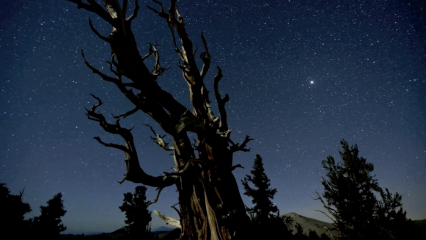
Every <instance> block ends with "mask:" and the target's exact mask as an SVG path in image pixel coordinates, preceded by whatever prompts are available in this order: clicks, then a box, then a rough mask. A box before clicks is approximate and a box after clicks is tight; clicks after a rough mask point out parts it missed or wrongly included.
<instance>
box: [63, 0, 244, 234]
mask: <svg viewBox="0 0 426 240" xmlns="http://www.w3.org/2000/svg"><path fill="white" fill-rule="evenodd" d="M69 1H71V2H73V3H75V4H76V5H77V7H78V8H82V9H85V10H87V11H90V12H93V13H95V14H97V15H98V16H99V17H100V18H101V19H103V20H104V21H106V22H107V23H109V24H110V25H111V26H112V31H111V33H110V35H109V36H108V37H105V36H102V35H101V34H100V33H99V32H98V31H96V29H95V28H94V26H93V24H92V22H91V21H89V24H90V28H91V29H92V31H93V32H94V33H95V34H96V35H97V36H98V37H99V38H100V39H101V40H103V41H105V42H106V43H107V44H109V45H110V47H111V60H110V61H109V62H108V64H109V66H110V70H111V72H112V73H113V74H114V75H115V77H110V76H107V75H106V74H104V73H101V72H100V71H99V70H97V69H96V68H94V67H93V66H92V65H91V64H90V63H89V62H88V61H87V60H86V59H85V58H84V55H83V58H84V62H85V64H86V65H87V66H88V67H89V68H90V69H91V70H92V71H93V72H94V73H95V74H97V75H99V76H100V77H101V78H102V79H104V80H105V81H106V82H110V83H113V84H115V85H116V86H117V88H118V89H119V90H120V91H121V92H122V93H123V94H124V96H125V97H126V98H127V99H128V100H129V101H130V102H131V103H132V104H133V105H134V109H132V110H130V111H128V112H126V113H125V114H121V115H118V116H115V118H116V123H114V124H112V123H109V122H108V121H107V120H106V118H105V117H104V115H103V114H102V113H100V112H97V108H98V107H99V106H101V105H102V101H101V99H100V98H97V97H95V99H96V100H97V101H98V104H97V105H94V106H93V107H92V108H91V109H88V110H87V116H88V118H89V119H90V120H93V121H97V122H99V124H100V125H101V127H102V128H103V129H104V130H105V131H107V132H109V133H112V134H118V135H120V136H121V137H122V138H123V140H124V142H125V144H115V143H105V142H103V141H102V140H101V139H100V138H99V137H96V138H95V139H96V140H97V141H98V142H99V143H100V144H103V145H104V146H107V147H113V148H116V149H119V150H121V151H123V152H124V153H125V156H126V158H125V163H126V168H127V173H126V175H125V177H124V178H123V180H122V181H120V183H121V182H124V181H125V180H127V181H131V182H134V183H142V184H143V185H146V186H151V187H156V188H158V191H161V189H163V188H165V187H169V186H171V185H176V187H177V191H178V193H179V206H180V210H179V215H180V218H181V219H180V222H179V221H174V222H179V224H180V226H179V227H181V229H182V231H183V234H184V235H185V237H186V238H188V239H204V240H209V239H218V238H219V239H235V238H240V239H247V237H250V234H249V232H250V230H251V229H250V228H247V224H248V222H249V218H248V216H247V214H246V211H245V208H244V203H243V201H242V199H241V196H240V193H239V190H238V185H237V182H236V180H235V178H234V175H233V174H232V171H233V170H234V169H235V167H236V166H238V165H236V166H233V154H234V152H237V151H249V149H247V148H246V144H247V143H248V142H249V141H250V140H252V139H250V138H249V137H248V136H247V137H246V138H245V139H244V140H243V141H242V143H235V142H234V141H233V140H231V137H230V134H231V130H230V129H229V127H228V122H227V112H226V109H225V104H226V103H227V102H228V101H229V96H228V95H225V97H223V98H222V97H221V95H220V93H219V87H218V86H219V81H220V80H221V78H222V76H223V75H222V72H221V69H220V68H219V67H218V68H217V75H216V76H215V77H214V84H213V88H214V96H215V98H216V101H217V106H218V112H219V114H216V115H215V114H214V113H213V108H212V106H211V102H210V99H209V96H208V93H209V91H208V90H207V87H206V85H205V84H204V78H205V77H206V75H207V72H208V70H209V68H210V63H211V55H210V52H209V50H208V47H207V41H206V39H205V38H204V36H203V35H202V34H201V40H202V43H203V46H204V52H202V53H201V54H200V58H201V62H202V66H201V67H200V64H197V59H196V57H195V56H196V54H195V52H196V48H194V46H193V44H192V41H191V40H190V38H189V36H188V33H187V31H186V26H188V25H185V23H184V20H183V17H182V14H181V12H180V11H179V10H178V8H177V6H176V2H177V0H170V7H169V9H168V11H164V8H163V6H162V4H161V3H160V2H159V1H156V0H155V1H153V2H155V3H156V4H157V5H158V8H157V9H155V8H152V7H148V8H149V9H151V10H152V11H153V12H154V13H155V14H157V15H158V16H159V17H160V18H161V19H163V20H164V23H165V25H164V26H167V27H169V28H170V30H171V33H172V34H171V35H170V39H171V42H170V45H172V44H173V49H174V50H175V52H176V53H177V58H178V59H177V61H176V65H178V62H179V68H180V70H181V71H182V75H183V78H184V82H185V83H184V84H187V85H188V86H189V99H190V101H191V104H192V107H191V108H192V109H188V108H187V107H185V106H184V105H183V104H181V103H180V102H178V101H177V100H176V98H174V97H173V96H172V95H171V94H170V93H168V92H166V91H164V90H163V89H162V88H161V87H160V86H159V84H158V83H157V80H158V79H159V77H160V76H161V75H163V74H164V72H165V71H166V70H167V69H168V68H169V67H166V68H164V67H162V66H161V65H160V57H159V52H158V51H157V47H158V45H156V44H149V51H148V53H147V54H146V55H144V56H141V55H140V53H139V50H138V46H137V44H136V43H137V42H141V41H140V40H139V41H136V40H135V37H134V34H133V32H132V28H131V24H132V21H133V20H134V19H135V18H136V16H137V14H138V10H139V6H138V0H135V7H134V11H133V14H132V15H131V16H130V17H127V10H128V0H123V4H122V6H120V4H119V1H117V0H104V1H103V3H104V5H105V7H106V8H103V7H102V6H101V5H99V4H98V3H97V2H96V1H94V0H87V3H85V2H83V1H82V0H69ZM180 10H181V9H180ZM143 24H149V23H146V22H143ZM167 27H166V30H167V32H165V34H169V33H170V31H169V28H167ZM159 31H160V30H159ZM88 41H90V40H88ZM142 42H147V40H143V41H142ZM150 56H151V57H153V58H154V62H155V63H154V67H153V69H152V70H149V69H148V67H147V66H146V64H145V63H144V60H145V59H147V58H148V57H150ZM92 96H94V95H92ZM139 110H141V111H143V112H144V113H146V114H147V115H149V116H150V117H151V118H152V119H153V120H154V121H156V122H157V123H158V126H159V127H161V128H162V130H163V131H164V132H165V133H167V134H169V135H170V136H171V137H172V138H173V144H170V145H169V143H168V142H167V141H165V140H164V137H165V136H162V135H160V134H157V133H156V132H155V131H154V128H151V130H152V131H153V133H154V138H153V139H154V142H155V143H156V144H157V145H158V146H160V147H161V148H163V149H164V150H166V151H172V152H173V158H171V160H172V161H171V163H174V165H175V166H174V168H173V169H174V172H172V173H165V175H164V176H151V175H149V174H147V173H146V172H145V171H144V170H143V169H142V168H141V166H140V165H139V158H138V154H137V152H136V147H135V143H134V138H133V135H132V132H131V131H130V129H126V128H123V127H122V126H120V124H119V121H120V119H122V118H125V117H128V116H130V115H132V114H133V113H135V112H138V111H139ZM123 111H124V110H123ZM190 132H192V133H194V134H196V141H195V143H194V144H192V143H191V141H190V138H189V136H188V133H190ZM137 139H140V137H139V136H138V138H137ZM153 161H156V160H153Z"/></svg>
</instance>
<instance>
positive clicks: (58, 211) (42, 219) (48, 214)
mask: <svg viewBox="0 0 426 240" xmlns="http://www.w3.org/2000/svg"><path fill="white" fill-rule="evenodd" d="M40 210H41V215H40V216H38V217H35V218H34V220H33V223H32V227H31V228H32V232H33V233H34V234H35V236H37V237H39V238H43V239H58V237H59V235H60V233H61V232H63V231H65V230H66V229H67V228H66V227H65V226H64V225H63V224H62V220H61V217H63V216H64V215H65V213H66V212H67V211H66V210H65V209H64V205H63V201H62V194H61V193H58V194H56V195H55V196H54V197H53V198H52V199H50V200H49V201H47V206H40Z"/></svg>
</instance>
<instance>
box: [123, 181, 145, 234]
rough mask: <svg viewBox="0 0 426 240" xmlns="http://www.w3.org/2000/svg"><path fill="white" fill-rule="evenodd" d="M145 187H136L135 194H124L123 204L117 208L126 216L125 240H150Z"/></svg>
mask: <svg viewBox="0 0 426 240" xmlns="http://www.w3.org/2000/svg"><path fill="white" fill-rule="evenodd" d="M146 190H147V188H146V187H145V186H137V187H136V188H135V192H134V193H133V194H132V193H130V192H128V193H125V194H124V202H123V205H121V206H120V207H119V208H120V210H121V211H122V212H124V213H125V214H126V220H125V221H124V222H125V223H126V224H127V226H126V230H127V236H126V239H151V238H152V237H151V228H150V222H151V219H152V218H151V212H150V211H148V209H147V205H148V202H147V201H146V195H145V193H146Z"/></svg>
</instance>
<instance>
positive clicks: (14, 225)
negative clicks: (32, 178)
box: [0, 183, 31, 239]
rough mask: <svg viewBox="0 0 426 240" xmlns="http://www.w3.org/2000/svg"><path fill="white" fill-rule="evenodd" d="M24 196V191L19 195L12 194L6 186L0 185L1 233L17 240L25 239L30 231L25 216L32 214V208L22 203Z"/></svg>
mask: <svg viewBox="0 0 426 240" xmlns="http://www.w3.org/2000/svg"><path fill="white" fill-rule="evenodd" d="M23 195H24V191H23V190H22V191H21V192H20V193H19V195H13V194H10V190H9V189H8V188H7V187H6V185H5V184H4V183H1V184H0V213H1V214H0V219H1V220H0V232H2V233H3V234H4V235H9V236H12V235H13V236H15V237H16V238H17V239H18V238H23V237H24V235H23V234H25V233H27V232H28V229H29V221H27V220H25V219H24V215H25V214H27V213H29V212H31V207H30V205H29V204H28V203H25V202H23V201H22V198H23Z"/></svg>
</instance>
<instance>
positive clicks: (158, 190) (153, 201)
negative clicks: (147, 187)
mask: <svg viewBox="0 0 426 240" xmlns="http://www.w3.org/2000/svg"><path fill="white" fill-rule="evenodd" d="M161 190H163V188H162V187H159V188H157V196H156V197H155V199H154V200H152V201H150V202H148V203H147V204H146V206H147V207H148V206H149V205H151V204H153V203H156V202H157V201H158V198H159V197H160V193H161Z"/></svg>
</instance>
